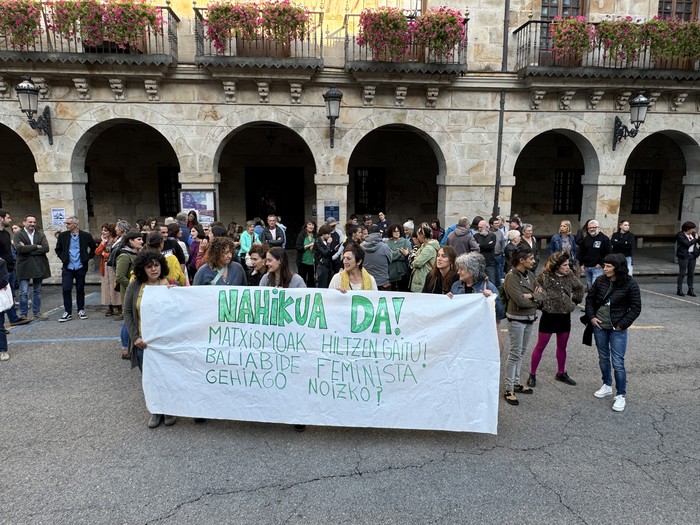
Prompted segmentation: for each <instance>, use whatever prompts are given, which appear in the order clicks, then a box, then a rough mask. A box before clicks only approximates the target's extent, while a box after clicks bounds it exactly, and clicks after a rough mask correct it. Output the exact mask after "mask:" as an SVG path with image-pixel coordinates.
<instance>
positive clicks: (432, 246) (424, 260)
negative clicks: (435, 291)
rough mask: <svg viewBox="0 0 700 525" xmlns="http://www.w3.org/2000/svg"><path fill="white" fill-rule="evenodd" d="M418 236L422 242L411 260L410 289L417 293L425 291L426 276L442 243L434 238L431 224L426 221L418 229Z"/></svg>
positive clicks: (419, 241)
mask: <svg viewBox="0 0 700 525" xmlns="http://www.w3.org/2000/svg"><path fill="white" fill-rule="evenodd" d="M416 238H417V239H418V243H419V244H420V246H419V248H418V251H417V252H416V254H415V256H414V257H413V261H412V262H411V267H412V268H413V270H412V271H411V285H410V290H411V291H412V292H415V293H421V292H422V291H423V285H424V284H425V278H426V277H427V276H428V274H429V273H430V270H432V269H433V266H434V265H435V259H437V253H438V250H439V249H440V243H439V242H438V241H436V240H435V239H433V238H432V229H431V228H430V224H428V223H426V222H424V223H423V224H421V225H420V226H419V227H418V228H417V229H416Z"/></svg>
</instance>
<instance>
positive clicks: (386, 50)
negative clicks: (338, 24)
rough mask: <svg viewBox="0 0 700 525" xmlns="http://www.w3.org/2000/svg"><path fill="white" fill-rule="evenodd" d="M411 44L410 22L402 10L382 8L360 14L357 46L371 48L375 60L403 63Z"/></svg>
mask: <svg viewBox="0 0 700 525" xmlns="http://www.w3.org/2000/svg"><path fill="white" fill-rule="evenodd" d="M410 42H411V35H410V33H409V26H408V20H406V15H404V13H403V11H401V10H400V9H398V8H395V7H380V8H378V9H365V10H363V11H362V13H361V14H360V31H359V34H358V36H357V44H358V45H360V46H367V47H369V49H370V50H371V51H372V58H373V59H374V60H380V61H384V62H398V61H401V59H402V58H403V56H404V54H405V53H406V50H407V49H408V46H409V44H410Z"/></svg>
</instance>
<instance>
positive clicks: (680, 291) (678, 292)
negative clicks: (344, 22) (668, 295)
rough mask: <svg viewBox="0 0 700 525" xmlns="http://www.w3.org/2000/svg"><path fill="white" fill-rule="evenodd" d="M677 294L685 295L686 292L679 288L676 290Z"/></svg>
mask: <svg viewBox="0 0 700 525" xmlns="http://www.w3.org/2000/svg"><path fill="white" fill-rule="evenodd" d="M676 295H679V296H680V297H683V296H684V295H685V294H684V293H683V290H681V289H680V288H679V289H678V290H676Z"/></svg>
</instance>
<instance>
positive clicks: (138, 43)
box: [0, 2, 180, 64]
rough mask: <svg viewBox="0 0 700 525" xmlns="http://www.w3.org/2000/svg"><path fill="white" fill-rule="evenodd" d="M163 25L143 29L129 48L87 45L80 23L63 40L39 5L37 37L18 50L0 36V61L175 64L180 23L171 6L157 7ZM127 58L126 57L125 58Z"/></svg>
mask: <svg viewBox="0 0 700 525" xmlns="http://www.w3.org/2000/svg"><path fill="white" fill-rule="evenodd" d="M156 9H157V10H158V11H159V18H160V19H161V20H162V23H161V24H159V28H158V29H154V28H152V27H146V28H145V29H144V31H143V32H138V33H135V34H133V35H130V36H129V41H130V43H129V44H122V45H119V44H116V43H114V42H109V41H103V42H101V43H99V44H92V43H91V44H90V45H88V44H86V43H85V42H84V41H83V40H82V38H81V36H80V25H79V24H80V23H79V22H78V26H77V27H76V28H75V29H76V30H75V32H74V34H72V35H71V36H66V35H64V34H61V33H60V32H58V31H57V30H56V29H55V28H54V27H53V26H52V24H51V12H50V11H51V8H50V6H49V5H48V4H47V3H45V2H42V3H41V24H40V29H39V34H38V36H37V37H36V38H35V39H34V42H32V43H31V44H29V45H26V46H19V45H17V44H16V43H15V42H13V40H12V38H11V36H9V35H3V34H0V60H2V61H5V62H8V61H21V62H31V61H37V62H86V63H90V62H115V61H116V62H125V63H143V64H148V63H159V64H172V63H175V62H177V46H178V40H177V23H178V22H179V21H180V19H179V18H178V17H177V15H176V14H175V12H174V11H173V10H172V9H171V8H170V6H156ZM127 55H128V56H127Z"/></svg>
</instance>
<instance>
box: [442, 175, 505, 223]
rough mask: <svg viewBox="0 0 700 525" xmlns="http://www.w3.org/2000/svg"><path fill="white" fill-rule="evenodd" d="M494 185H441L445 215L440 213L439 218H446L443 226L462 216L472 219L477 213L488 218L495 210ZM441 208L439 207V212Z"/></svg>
mask: <svg viewBox="0 0 700 525" xmlns="http://www.w3.org/2000/svg"><path fill="white" fill-rule="evenodd" d="M493 195H494V187H493V186H481V185H473V184H472V185H462V184H450V185H444V186H443V185H440V186H439V188H438V199H439V201H441V202H442V201H443V199H444V204H439V206H440V205H442V206H444V216H443V215H440V214H439V213H438V218H440V220H441V221H442V220H444V222H443V223H442V225H443V227H444V228H445V229H447V227H448V226H451V225H453V224H456V223H457V220H459V218H460V217H462V216H465V217H468V218H469V220H470V221H471V220H472V219H473V218H474V217H476V216H477V215H481V216H482V217H484V218H485V219H487V220H488V218H489V217H491V212H492V210H493ZM439 211H440V210H439V209H438V212H439Z"/></svg>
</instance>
